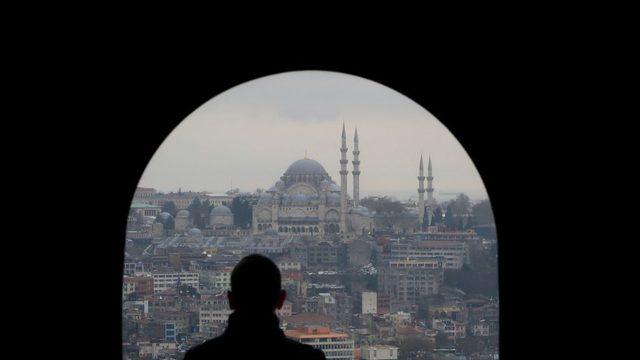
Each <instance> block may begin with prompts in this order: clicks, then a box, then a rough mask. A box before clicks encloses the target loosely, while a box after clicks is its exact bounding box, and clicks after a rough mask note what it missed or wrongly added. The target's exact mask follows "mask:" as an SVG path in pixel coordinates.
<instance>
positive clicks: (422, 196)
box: [418, 154, 425, 231]
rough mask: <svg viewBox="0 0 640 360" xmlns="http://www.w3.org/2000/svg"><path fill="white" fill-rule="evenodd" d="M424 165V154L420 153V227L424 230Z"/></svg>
mask: <svg viewBox="0 0 640 360" xmlns="http://www.w3.org/2000/svg"><path fill="white" fill-rule="evenodd" d="M424 179H425V177H424V165H423V163H422V154H421V155H420V165H419V166H418V227H419V230H420V231H422V226H423V225H424Z"/></svg>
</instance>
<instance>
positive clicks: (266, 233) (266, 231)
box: [264, 229, 278, 235]
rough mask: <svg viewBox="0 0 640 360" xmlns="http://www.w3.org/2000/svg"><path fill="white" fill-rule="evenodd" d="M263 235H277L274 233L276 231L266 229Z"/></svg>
mask: <svg viewBox="0 0 640 360" xmlns="http://www.w3.org/2000/svg"><path fill="white" fill-rule="evenodd" d="M264 234H265V235H278V232H277V231H276V229H267V230H265V231H264Z"/></svg>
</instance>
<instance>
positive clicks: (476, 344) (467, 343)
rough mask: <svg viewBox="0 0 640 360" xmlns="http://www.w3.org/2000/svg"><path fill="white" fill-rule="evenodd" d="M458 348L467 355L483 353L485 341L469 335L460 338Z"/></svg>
mask: <svg viewBox="0 0 640 360" xmlns="http://www.w3.org/2000/svg"><path fill="white" fill-rule="evenodd" d="M456 348H458V349H460V350H461V351H462V353H463V354H465V355H472V354H477V353H481V352H482V351H484V349H485V346H484V342H483V341H482V340H481V339H478V338H477V337H473V336H468V337H465V338H462V339H458V341H457V343H456Z"/></svg>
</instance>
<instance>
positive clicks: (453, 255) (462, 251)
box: [386, 240, 469, 270]
mask: <svg viewBox="0 0 640 360" xmlns="http://www.w3.org/2000/svg"><path fill="white" fill-rule="evenodd" d="M388 249H389V252H388V254H386V257H387V258H388V259H394V260H399V259H436V258H441V259H442V260H443V263H442V266H443V268H444V269H452V270H460V269H461V268H462V266H463V265H464V264H469V245H467V243H465V242H464V241H454V240H445V241H437V240H426V241H420V242H417V243H415V242H414V243H398V244H389V245H388Z"/></svg>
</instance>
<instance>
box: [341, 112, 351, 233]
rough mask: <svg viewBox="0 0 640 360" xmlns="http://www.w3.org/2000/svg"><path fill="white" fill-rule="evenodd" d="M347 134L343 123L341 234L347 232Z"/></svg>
mask: <svg viewBox="0 0 640 360" xmlns="http://www.w3.org/2000/svg"><path fill="white" fill-rule="evenodd" d="M347 150H349V149H348V148H347V132H346V131H345V129H344V122H343V123H342V146H341V147H340V153H341V155H340V232H341V233H342V234H346V232H347V174H349V171H348V170H347V163H348V162H349V161H348V160H347Z"/></svg>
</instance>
